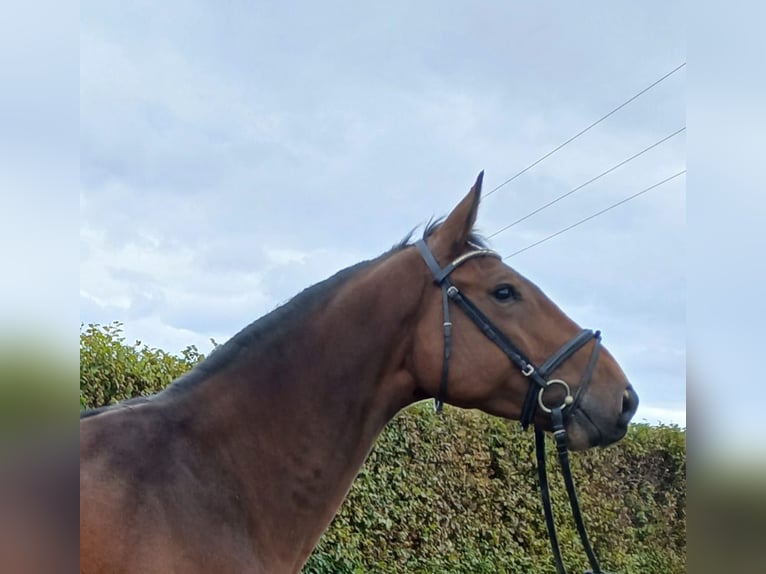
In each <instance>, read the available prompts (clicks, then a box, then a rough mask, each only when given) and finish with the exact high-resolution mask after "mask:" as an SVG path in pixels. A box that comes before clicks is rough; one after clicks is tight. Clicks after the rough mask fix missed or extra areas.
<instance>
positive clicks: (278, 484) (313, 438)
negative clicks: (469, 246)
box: [194, 250, 428, 567]
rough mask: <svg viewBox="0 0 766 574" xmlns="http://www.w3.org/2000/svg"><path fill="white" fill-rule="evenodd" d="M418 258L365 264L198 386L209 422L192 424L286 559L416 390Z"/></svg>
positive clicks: (308, 537) (303, 553)
mask: <svg viewBox="0 0 766 574" xmlns="http://www.w3.org/2000/svg"><path fill="white" fill-rule="evenodd" d="M420 265H422V264H421V263H420V261H419V259H418V258H417V256H416V255H415V254H414V253H412V252H411V250H410V253H409V254H408V253H406V252H404V253H401V254H395V255H392V256H390V257H388V258H385V259H383V260H382V261H380V262H376V263H373V264H371V265H370V266H369V267H367V268H364V269H362V270H361V271H359V272H358V273H357V274H356V275H354V276H353V277H351V278H350V279H349V280H347V281H346V282H345V283H344V284H343V285H341V286H340V288H338V289H337V291H336V292H334V293H333V294H332V295H330V296H329V298H328V299H327V300H326V302H325V303H324V305H322V307H321V308H320V309H317V310H316V311H315V312H313V314H312V315H310V316H309V317H307V318H306V320H305V322H303V324H301V325H297V326H296V327H295V328H292V329H289V330H287V331H286V332H284V333H281V334H279V335H278V336H275V337H273V340H268V341H263V342H262V343H259V344H258V348H254V349H243V351H242V352H241V353H240V356H241V358H240V359H239V360H237V361H236V364H233V365H231V366H230V367H229V368H227V369H225V371H224V372H223V373H221V374H219V375H217V376H213V377H211V379H210V380H209V381H205V383H203V384H201V385H200V386H199V389H198V392H197V393H196V394H197V396H195V397H194V401H195V402H197V404H201V405H204V406H203V407H202V409H203V410H204V413H205V418H206V419H207V424H205V423H202V424H201V425H196V424H195V427H197V428H200V429H204V434H205V440H206V441H210V440H214V441H215V440H217V441H218V443H217V444H215V446H214V448H215V449H217V450H219V451H220V450H223V451H225V452H226V455H225V456H223V457H222V456H216V458H217V459H218V460H226V461H228V462H227V465H228V466H229V467H230V468H227V471H229V472H231V473H236V475H237V477H238V479H239V480H238V482H240V483H241V484H242V488H243V490H244V492H243V494H242V497H243V499H244V500H246V501H247V503H248V505H249V508H250V514H251V520H252V523H253V524H254V527H253V533H254V536H255V538H256V539H257V540H256V543H261V542H262V543H263V544H264V545H265V546H268V547H270V548H274V547H275V546H276V547H280V546H281V547H282V548H283V550H282V551H281V552H277V554H280V559H281V560H283V561H287V562H290V561H291V560H292V561H295V564H298V567H299V566H300V564H302V563H303V561H304V560H305V559H306V558H307V557H308V554H309V553H310V552H311V550H312V549H313V548H314V546H315V545H316V543H317V541H318V539H319V537H320V536H321V534H322V532H323V531H324V530H325V529H326V527H327V526H328V525H329V523H330V521H331V520H332V517H333V516H334V514H335V512H336V511H337V509H338V507H339V506H340V504H341V503H342V501H343V499H344V498H345V496H346V494H347V492H348V490H349V488H350V486H351V483H352V482H353V480H354V478H355V477H356V475H357V473H358V471H359V469H360V468H361V465H362V464H363V462H364V460H365V458H366V456H367V455H368V453H369V451H370V449H371V448H372V445H373V443H374V441H375V439H376V437H377V436H378V434H379V433H380V431H381V430H382V429H383V427H384V426H385V424H386V423H387V422H388V421H389V420H390V419H391V418H392V417H393V416H394V415H395V414H396V413H397V412H398V411H399V410H400V409H402V408H403V407H405V406H407V405H408V404H411V403H412V402H414V401H415V400H417V399H418V398H420V397H418V396H417V395H416V385H415V382H414V380H413V378H412V376H411V375H410V374H409V373H408V371H407V370H406V368H405V363H406V360H407V352H408V349H409V348H411V339H412V333H413V326H414V321H415V318H416V316H417V313H418V310H419V303H420V299H421V296H422V293H423V289H424V288H425V287H426V285H427V284H428V281H427V278H426V277H425V275H424V274H423V273H422V269H421V267H420ZM419 278H422V280H421V279H419ZM200 432H203V431H200ZM211 437H212V438H211ZM215 437H219V438H218V439H216V438H215ZM258 539H260V540H258ZM296 548H297V554H296ZM291 552H292V553H293V555H292V556H291V555H290V553H291Z"/></svg>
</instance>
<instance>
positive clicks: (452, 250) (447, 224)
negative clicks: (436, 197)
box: [431, 171, 484, 262]
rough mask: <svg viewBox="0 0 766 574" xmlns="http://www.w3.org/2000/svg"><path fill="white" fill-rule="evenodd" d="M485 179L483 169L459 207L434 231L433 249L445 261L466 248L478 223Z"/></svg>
mask: <svg viewBox="0 0 766 574" xmlns="http://www.w3.org/2000/svg"><path fill="white" fill-rule="evenodd" d="M483 179H484V171H481V172H480V173H479V176H478V177H477V178H476V183H474V184H473V187H472V188H471V191H469V192H468V195H466V196H465V197H464V198H463V199H462V201H461V202H460V203H458V205H457V207H455V209H453V210H452V213H450V214H449V215H448V216H447V219H445V220H444V223H442V224H441V225H440V226H439V227H438V229H437V230H436V231H434V234H433V240H432V244H431V245H432V249H433V251H434V255H436V257H437V258H439V259H441V260H442V261H443V262H444V261H446V260H451V259H454V258H455V257H457V256H458V255H460V253H462V251H463V249H464V248H465V243H466V241H468V237H469V236H470V235H471V231H472V230H473V226H474V224H475V223H476V215H477V214H478V213H479V200H480V198H481V183H482V180H483Z"/></svg>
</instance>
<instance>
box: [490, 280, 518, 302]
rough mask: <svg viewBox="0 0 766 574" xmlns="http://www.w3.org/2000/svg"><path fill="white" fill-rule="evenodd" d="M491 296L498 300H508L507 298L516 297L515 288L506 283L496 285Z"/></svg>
mask: <svg viewBox="0 0 766 574" xmlns="http://www.w3.org/2000/svg"><path fill="white" fill-rule="evenodd" d="M492 296H493V297H494V298H495V299H497V300H498V301H508V300H509V299H512V298H514V297H516V290H515V289H514V288H513V287H512V286H511V285H508V284H504V285H498V286H497V287H495V289H494V291H492Z"/></svg>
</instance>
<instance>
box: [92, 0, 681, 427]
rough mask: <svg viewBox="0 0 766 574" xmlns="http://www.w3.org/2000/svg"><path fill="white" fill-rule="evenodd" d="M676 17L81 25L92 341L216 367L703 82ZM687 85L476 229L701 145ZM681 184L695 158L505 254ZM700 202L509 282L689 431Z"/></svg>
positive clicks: (534, 226)
mask: <svg viewBox="0 0 766 574" xmlns="http://www.w3.org/2000/svg"><path fill="white" fill-rule="evenodd" d="M681 8H682V5H681V3H676V2H671V3H667V2H657V1H647V2H642V3H631V4H628V3H624V4H619V5H617V4H615V3H613V2H605V1H604V2H589V3H587V4H586V5H583V4H580V3H577V4H575V3H564V2H556V3H552V2H535V3H531V2H470V3H469V2H459V1H444V0H441V1H439V2H418V3H413V2H404V1H392V2H385V3H358V2H322V3H310V2H300V3H294V2H266V1H261V2H258V3H252V2H240V1H235V0H231V1H227V2H188V1H187V2H173V1H168V2H162V3H156V2H131V3H130V5H129V6H126V5H125V3H115V2H103V1H102V2H92V1H83V2H82V4H81V32H80V98H81V99H80V137H81V148H80V161H81V184H80V247H81V249H80V318H81V321H83V322H85V323H90V322H97V323H108V322H111V321H122V322H123V323H124V325H125V327H124V329H125V333H126V336H127V338H128V339H129V340H133V339H140V340H141V341H143V342H146V343H147V344H149V345H151V346H156V347H160V348H163V349H166V350H168V351H171V352H177V351H179V350H180V349H182V348H183V347H185V346H186V345H188V344H196V345H197V346H198V347H199V348H200V350H202V351H203V352H207V351H209V350H210V348H211V345H210V342H209V339H210V338H211V337H213V338H215V339H216V340H217V341H219V342H223V341H225V340H226V339H227V338H228V337H230V336H231V335H233V334H234V333H235V332H237V331H238V330H239V329H240V328H242V327H243V326H244V325H246V324H248V323H249V322H251V321H252V320H254V319H255V318H257V317H259V316H260V315H262V314H264V313H266V312H268V311H270V310H271V309H273V308H274V307H275V306H277V305H279V304H280V303H281V302H284V301H285V300H287V299H289V298H290V297H291V296H292V295H294V294H295V293H297V292H298V291H300V290H302V289H303V288H304V287H306V286H308V285H310V284H312V283H314V282H316V281H318V280H321V279H323V278H325V277H327V276H329V275H330V274H332V273H334V272H335V271H337V270H338V269H341V268H343V267H345V266H347V265H350V264H352V263H355V262H356V261H359V260H361V259H366V258H370V257H374V256H376V255H378V254H379V253H381V252H382V251H384V250H386V249H387V248H389V247H390V246H391V245H392V244H393V243H395V242H397V241H398V240H399V239H400V238H401V237H402V236H404V235H405V234H406V233H407V232H408V231H409V230H410V229H411V228H413V227H415V226H416V225H418V224H421V223H423V222H425V221H426V220H427V219H428V218H429V217H431V216H432V215H442V214H445V213H447V212H448V211H449V210H450V209H451V208H452V207H453V206H454V204H455V203H456V202H457V201H459V199H460V198H461V197H462V196H463V195H464V194H465V193H466V191H467V190H468V188H469V187H470V185H471V184H472V183H473V181H474V178H475V177H476V174H477V173H478V172H479V171H480V170H482V169H484V170H486V177H485V190H486V191H489V190H491V189H493V188H494V187H495V186H497V185H499V184H501V183H502V182H504V181H505V180H507V179H508V178H509V177H511V176H512V175H514V174H515V173H517V172H518V171H519V170H521V169H523V168H524V167H526V166H527V165H529V164H530V163H532V162H534V161H535V160H537V159H538V158H539V157H541V156H542V155H544V154H545V153H547V152H548V151H550V150H551V149H553V148H555V147H556V146H557V145H559V144H560V143H562V142H563V141H565V140H566V139H567V138H569V137H571V136H572V135H574V134H576V133H577V132H579V131H580V130H581V129H582V128H584V127H585V126H587V125H589V124H590V123H591V122H593V121H594V120H596V119H598V118H599V117H601V116H602V115H603V114H605V113H606V112H608V111H609V110H611V109H613V108H614V107H616V106H617V105H619V104H620V103H622V102H623V101H625V100H627V99H628V98H629V97H631V96H632V95H634V94H636V93H637V92H639V91H640V90H641V89H643V88H644V87H646V86H648V85H649V84H651V83H652V82H654V81H655V80H657V79H658V78H660V77H661V76H663V75H664V74H666V73H667V72H670V71H671V70H673V69H674V68H676V67H677V66H678V65H680V64H681V63H683V62H684V61H685V38H684V26H683V15H682V9H681ZM685 83H686V69H685V68H684V69H681V70H679V71H678V72H677V73H675V74H673V75H672V76H670V77H669V78H668V79H666V80H665V81H663V82H662V83H661V84H659V85H658V86H656V87H655V88H653V89H652V90H650V91H649V92H647V93H646V94H644V95H643V96H641V97H640V98H638V99H637V100H636V101H634V102H632V103H631V104H630V105H628V106H626V107H625V108H624V109H622V110H620V111H619V112H618V113H616V114H615V115H613V116H612V117H610V118H609V119H607V120H606V121H604V122H603V123H601V124H599V125H598V126H597V127H596V128H594V129H593V130H591V131H589V132H588V133H587V134H585V135H583V136H582V137H580V138H578V139H577V140H575V141H574V142H572V143H571V144H569V145H567V146H566V147H564V148H563V149H561V150H560V151H558V152H557V153H556V154H554V155H552V156H551V157H550V158H548V159H546V160H545V161H543V162H541V163H540V164H539V165H537V166H536V167H534V168H533V169H531V170H529V171H528V172H526V173H525V174H524V175H522V176H520V177H519V178H517V179H515V180H514V181H513V182H511V183H510V184H508V185H506V186H504V187H502V188H501V189H499V190H498V191H497V192H495V193H493V194H492V195H491V196H488V197H487V198H486V199H485V201H484V202H483V203H482V209H481V210H480V214H479V229H480V231H482V232H483V233H484V234H485V235H491V234H493V233H494V232H496V231H497V230H499V229H501V228H502V227H504V226H506V225H508V224H509V223H511V222H512V221H514V220H516V219H518V218H520V217H522V216H524V215H526V214H527V213H529V212H530V211H532V210H534V209H536V208H538V207H539V206H541V205H543V204H545V203H546V202H548V201H551V200H552V199H554V198H556V197H558V196H559V195H561V194H563V193H566V192H567V191H569V190H571V189H573V188H575V187H577V186H578V185H580V184H582V183H583V182H585V181H587V180H589V179H591V178H592V177H594V176H596V175H598V174H599V173H601V172H603V171H605V170H607V169H608V168H610V167H612V166H613V165H615V164H617V163H619V162H620V161H622V160H624V159H626V158H628V157H630V156H631V155H633V154H635V153H637V152H639V151H641V150H643V149H644V148H646V147H648V146H650V145H651V144H653V143H655V142H657V141H658V140H660V139H662V138H664V137H665V136H667V135H669V134H671V133H673V132H675V131H676V130H678V129H680V128H682V127H683V126H684V125H685ZM684 168H685V133H681V134H679V135H677V136H675V137H673V138H671V139H670V140H668V141H666V142H665V143H662V144H661V145H659V146H657V147H656V148H654V149H652V150H651V151H649V152H647V153H646V154H644V155H642V156H641V157H639V158H637V159H636V160H635V161H632V162H630V163H629V164H627V165H625V166H624V167H622V168H620V169H618V170H616V171H615V172H613V173H611V174H609V175H607V176H605V177H604V178H601V179H600V180H598V181H597V182H595V183H593V184H592V185H589V186H587V187H585V188H583V189H582V190H581V191H578V192H577V193H575V194H572V195H571V196H570V197H567V198H566V199H564V200H562V201H561V202H559V203H557V204H556V205H554V206H552V207H551V208H549V209H545V210H544V211H542V212H540V213H539V214H537V215H535V216H534V217H531V218H529V219H527V220H525V221H523V222H522V223H520V224H519V225H516V226H514V227H512V228H510V229H508V230H506V231H504V232H502V233H500V234H498V235H497V236H495V237H493V238H492V239H491V244H492V246H493V247H494V248H495V249H496V250H497V251H499V252H500V253H501V254H504V255H509V254H511V253H514V252H515V251H517V250H519V249H522V248H524V247H526V246H528V245H530V244H532V243H534V242H536V241H538V240H540V239H542V238H544V237H546V236H548V235H550V234H551V233H554V232H556V231H558V230H560V229H563V228H565V227H567V226H569V225H571V224H573V223H575V222H577V221H579V220H581V219H583V218H585V217H588V216H589V215H591V214H593V213H595V212H597V211H599V210H601V209H604V208H606V207H608V206H610V205H612V204H614V203H616V202H617V201H619V200H621V199H623V198H625V197H628V196H630V195H632V194H634V193H636V192H638V191H641V190H642V189H644V188H646V187H648V186H650V185H652V184H654V183H657V182H659V181H661V180H663V179H665V178H666V177H668V176H671V175H673V174H675V173H677V172H679V171H681V170H683V169H684ZM685 183H686V182H685V177H684V176H681V177H678V178H676V179H674V180H672V181H671V182H668V183H666V184H664V185H662V186H660V187H658V188H656V189H654V190H652V191H650V192H648V193H647V194H645V195H642V196H640V197H638V198H636V199H635V200H633V201H630V202H628V203H626V204H624V205H621V206H619V207H617V208H615V209H614V210H612V211H609V212H608V213H606V214H604V215H603V216H600V217H597V218H595V219H593V220H591V221H589V222H587V223H585V224H583V225H582V226H579V227H577V228H575V229H572V230H571V231H568V232H566V233H564V234H562V235H561V236H559V237H556V238H554V239H551V240H550V241H547V242H545V243H542V244H540V245H538V246H536V247H534V248H532V249H529V250H528V251H525V252H524V253H521V254H519V255H517V256H514V257H511V258H509V259H508V260H507V262H508V263H509V264H510V265H512V266H514V267H516V268H517V269H519V271H521V272H522V273H524V274H525V275H526V276H528V277H529V278H531V279H532V280H533V281H535V282H536V283H538V284H539V285H540V286H541V287H542V289H543V290H544V291H546V292H547V293H548V294H549V295H550V296H551V297H552V298H553V299H554V301H556V302H557V303H558V304H559V305H560V306H561V307H562V308H563V309H564V310H565V311H566V312H567V313H568V314H569V315H570V316H572V317H573V318H574V319H575V320H576V321H577V322H578V323H580V324H581V325H584V326H588V327H593V328H599V329H601V330H602V331H603V332H604V343H605V344H606V345H607V346H608V347H609V349H610V350H611V351H612V352H613V353H614V354H615V355H616V357H617V358H618V360H619V361H620V363H621V364H622V365H623V367H624V369H625V370H626V372H627V373H628V375H629V376H630V378H631V379H632V381H633V382H634V384H635V386H636V387H637V389H638V390H639V393H640V395H641V398H642V403H641V407H640V409H639V413H638V415H637V420H646V421H650V422H655V421H663V422H669V423H670V422H672V423H678V424H682V425H685V421H686V415H685V408H686V398H685V354H686V353H685V305H684V297H685V279H684V269H685V264H684V255H685V245H684V238H685Z"/></svg>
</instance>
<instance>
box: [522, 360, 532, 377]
mask: <svg viewBox="0 0 766 574" xmlns="http://www.w3.org/2000/svg"><path fill="white" fill-rule="evenodd" d="M534 372H535V368H534V366H532V363H527V366H526V367H524V368H523V369H521V374H522V375H524V376H525V377H529V376H531V375H532V373H534Z"/></svg>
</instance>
